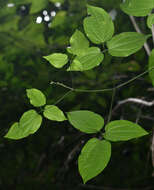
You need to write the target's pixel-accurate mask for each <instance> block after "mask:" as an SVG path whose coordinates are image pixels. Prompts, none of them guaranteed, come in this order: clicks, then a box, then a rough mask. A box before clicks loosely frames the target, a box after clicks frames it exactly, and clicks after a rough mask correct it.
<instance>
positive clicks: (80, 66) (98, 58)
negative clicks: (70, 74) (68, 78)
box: [67, 47, 104, 71]
mask: <svg viewBox="0 0 154 190" xmlns="http://www.w3.org/2000/svg"><path fill="white" fill-rule="evenodd" d="M103 59H104V55H103V54H102V53H101V51H100V49H99V48H97V47H91V48H89V49H87V51H86V53H85V54H84V55H81V56H77V57H76V58H75V59H74V60H73V62H72V64H71V65H70V67H69V68H68V69H67V71H86V70H90V69H92V68H94V67H97V66H98V65H100V63H101V62H102V61H103Z"/></svg>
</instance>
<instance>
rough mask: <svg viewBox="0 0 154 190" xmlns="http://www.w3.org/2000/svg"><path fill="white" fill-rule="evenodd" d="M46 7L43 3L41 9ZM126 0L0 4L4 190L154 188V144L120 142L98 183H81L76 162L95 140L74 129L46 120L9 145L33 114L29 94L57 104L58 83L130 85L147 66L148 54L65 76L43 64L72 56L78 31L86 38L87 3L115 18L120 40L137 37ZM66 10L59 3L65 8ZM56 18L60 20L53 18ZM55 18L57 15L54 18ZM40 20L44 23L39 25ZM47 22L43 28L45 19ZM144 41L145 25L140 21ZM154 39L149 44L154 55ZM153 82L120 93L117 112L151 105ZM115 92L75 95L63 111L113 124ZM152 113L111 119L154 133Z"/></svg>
mask: <svg viewBox="0 0 154 190" xmlns="http://www.w3.org/2000/svg"><path fill="white" fill-rule="evenodd" d="M42 2H43V3H42ZM120 2H121V1H120V0H91V1H88V0H87V1H86V0H0V189H1V190H7V189H8V190H27V189H29V190H31V189H33V190H34V189H37V190H39V189H40V190H42V189H44V190H49V189H50V190H51V189H54V190H71V189H74V190H82V189H83V190H84V189H93V190H95V189H96V190H97V189H102V190H112V189H113V190H114V189H115V190H119V189H120V190H125V189H145V190H147V189H154V173H153V172H154V171H153V166H152V160H151V137H152V134H151V133H150V135H149V136H146V137H142V138H140V139H136V140H133V141H129V142H124V143H114V144H113V147H112V157H111V161H110V163H109V164H108V166H107V168H106V169H105V170H104V171H103V172H102V173H101V174H100V175H99V176H97V177H96V178H94V179H93V180H91V181H90V182H88V183H87V184H86V185H83V184H82V179H81V177H80V176H79V172H78V168H77V157H78V155H79V153H80V150H81V148H82V146H83V144H84V143H85V142H86V141H87V140H88V139H89V138H90V136H89V135H85V134H83V133H80V132H79V131H77V130H76V129H74V128H73V127H72V126H71V125H70V124H68V122H62V123H60V122H52V121H48V120H45V119H44V120H43V124H42V125H41V128H40V129H39V130H38V131H37V132H36V133H35V134H34V135H31V136H29V137H27V138H25V139H22V140H18V141H13V140H8V139H5V138H3V136H4V135H5V134H6V133H7V131H8V129H9V127H10V126H11V125H12V124H13V123H14V122H15V121H18V120H19V118H20V117H21V115H22V114H23V112H25V111H27V110H28V109H31V108H32V106H31V105H30V104H29V101H28V98H27V97H26V89H27V88H38V89H40V90H41V91H42V92H44V93H45V95H46V96H47V97H48V98H47V103H48V104H54V103H55V102H56V101H58V100H59V98H61V97H62V96H63V95H64V94H65V93H66V92H67V90H66V89H64V88H62V87H59V86H55V85H53V86H52V85H50V81H52V80H53V81H59V82H62V83H64V84H66V85H69V86H72V85H73V87H74V88H80V89H81V88H82V89H102V88H103V89H104V88H110V87H114V86H115V85H117V84H120V83H122V82H125V81H127V80H129V79H131V78H132V77H134V76H136V75H137V74H139V73H141V72H143V71H144V70H146V69H147V67H148V56H147V55H146V52H145V51H144V49H141V50H140V51H138V52H137V53H136V54H134V55H132V56H129V57H128V58H116V57H111V56H110V55H109V54H108V53H105V59H104V61H103V63H102V64H101V65H100V66H99V67H97V68H95V69H93V70H90V71H86V72H82V73H81V72H72V73H70V72H66V71H65V68H64V69H60V70H58V69H55V68H53V67H52V66H51V65H50V64H49V63H48V62H47V61H46V60H44V59H43V58H42V57H43V56H44V55H49V54H51V53H54V52H64V53H65V52H66V47H68V46H69V38H70V37H71V35H72V34H73V33H74V31H75V29H79V30H81V31H83V28H82V21H83V18H84V17H85V16H86V3H89V4H91V5H94V6H99V7H102V8H104V9H105V10H106V11H108V12H111V11H112V12H111V13H113V12H116V14H117V15H116V17H115V20H114V24H115V33H116V34H117V33H120V32H127V31H134V28H133V26H132V24H131V22H130V20H129V17H128V15H126V14H124V13H123V12H122V11H121V10H120V8H119V4H120ZM59 3H60V4H59ZM55 13H56V16H54V14H55ZM51 14H52V15H53V16H51ZM38 17H39V18H38ZM40 17H41V18H42V22H41V23H37V22H39V19H41V18H40ZM137 21H138V22H139V25H140V28H141V29H142V31H143V32H144V33H146V34H148V33H150V30H149V29H148V28H147V27H146V18H138V19H137ZM151 41H152V40H151V39H150V40H149V44H150V46H151V48H152V44H151ZM151 88H152V85H151V81H150V79H149V77H148V75H146V76H144V77H141V78H139V79H137V80H136V81H134V82H133V83H130V84H129V85H126V86H125V87H123V88H120V89H118V90H116V95H115V98H114V103H113V108H114V107H115V106H116V105H117V103H118V101H120V100H124V99H127V98H130V97H135V98H143V99H146V100H148V101H151V100H153V96H154V91H153V89H152V90H150V89H151ZM111 98H112V92H103V93H71V94H69V95H68V96H67V97H66V98H65V99H63V101H61V102H59V103H58V106H59V107H60V108H61V109H62V110H63V111H64V112H67V111H71V110H79V109H87V110H91V111H94V112H96V113H99V114H101V115H102V116H103V117H104V118H105V121H107V119H108V115H109V109H110V104H111ZM153 116H154V112H153V107H148V108H147V107H143V106H142V105H136V104H131V103H130V104H124V105H122V106H121V107H119V108H118V109H117V110H116V111H115V112H112V118H111V119H112V120H114V119H126V120H130V121H133V122H138V123H139V124H140V125H141V126H142V127H144V128H145V129H146V130H148V131H149V132H151V131H152V128H153V126H154V117H153Z"/></svg>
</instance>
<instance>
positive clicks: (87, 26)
mask: <svg viewBox="0 0 154 190" xmlns="http://www.w3.org/2000/svg"><path fill="white" fill-rule="evenodd" d="M87 7H88V10H87V11H88V14H89V15H91V16H88V17H87V18H85V19H84V21H83V25H84V30H85V33H86V34H87V37H88V38H89V39H90V40H91V41H92V42H93V43H95V44H101V43H103V42H106V41H107V40H109V39H111V38H112V35H113V33H114V25H113V22H112V19H111V17H110V15H109V14H108V13H107V12H106V11H105V10H104V9H102V8H99V7H93V6H90V5H88V6H87Z"/></svg>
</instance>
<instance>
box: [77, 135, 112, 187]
mask: <svg viewBox="0 0 154 190" xmlns="http://www.w3.org/2000/svg"><path fill="white" fill-rule="evenodd" d="M110 157H111V144H110V142H108V141H106V140H99V139H96V138H92V139H90V140H89V141H88V142H87V143H86V144H85V146H84V147H83V149H82V151H81V154H80V155H79V158H78V165H79V172H80V175H81V176H82V179H83V182H84V183H86V182H87V181H88V180H90V179H92V178H94V177H95V176H97V175H98V174H100V173H101V172H102V171H103V170H104V168H105V167H106V166H107V164H108V162H109V160H110Z"/></svg>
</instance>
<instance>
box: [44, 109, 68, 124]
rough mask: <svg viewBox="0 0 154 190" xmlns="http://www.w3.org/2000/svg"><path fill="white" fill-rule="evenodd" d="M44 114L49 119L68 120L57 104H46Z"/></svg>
mask: <svg viewBox="0 0 154 190" xmlns="http://www.w3.org/2000/svg"><path fill="white" fill-rule="evenodd" d="M43 115H44V117H46V118H47V119H49V120H53V121H64V120H67V119H66V117H65V115H64V113H63V112H62V111H61V110H60V109H59V108H58V107H57V106H54V105H46V106H45V109H44V112H43Z"/></svg>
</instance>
